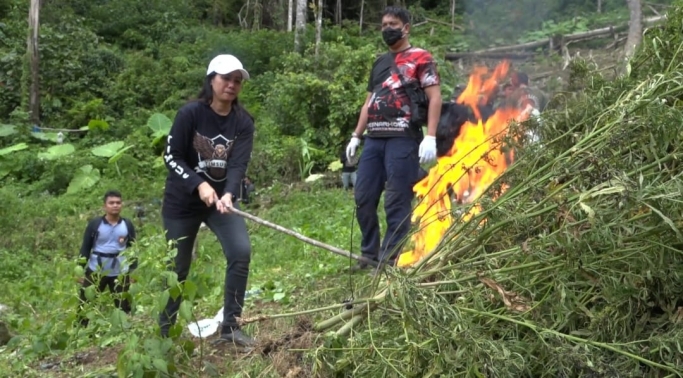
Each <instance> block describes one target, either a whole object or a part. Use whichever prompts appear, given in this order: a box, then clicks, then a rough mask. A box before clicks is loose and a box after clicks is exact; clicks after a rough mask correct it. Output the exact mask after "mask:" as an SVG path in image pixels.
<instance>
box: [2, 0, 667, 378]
mask: <svg viewBox="0 0 683 378" xmlns="http://www.w3.org/2000/svg"><path fill="white" fill-rule="evenodd" d="M246 3H247V2H246V1H242V0H223V1H206V0H202V1H192V2H189V1H181V0H171V1H160V0H154V1H147V2H140V1H135V0H96V1H89V0H51V1H50V0H48V1H43V9H42V10H41V29H40V42H39V43H40V53H41V55H40V58H41V61H40V75H41V114H40V125H39V126H41V127H46V128H57V129H66V130H70V131H73V132H65V133H64V134H65V141H64V144H62V145H59V146H58V145H55V140H56V134H55V133H53V132H50V130H47V131H48V132H42V133H36V132H33V131H32V127H33V125H32V124H31V123H30V122H29V120H28V113H27V102H28V88H29V73H28V64H27V59H26V31H27V24H26V19H27V17H26V15H27V12H28V1H19V0H0V186H1V187H0V203H1V204H2V205H1V207H0V208H1V209H2V214H1V215H2V216H0V228H1V229H2V230H3V235H4V236H3V238H2V241H0V257H2V259H3V262H4V263H3V269H2V272H1V274H2V276H1V277H0V280H2V282H4V283H7V285H6V288H5V289H6V290H5V291H4V294H2V295H0V303H3V304H7V305H9V306H10V308H11V311H10V315H8V316H6V317H5V315H3V320H5V319H7V320H8V323H9V326H10V328H11V330H12V332H13V334H15V335H16V337H15V338H14V339H13V340H12V342H11V343H10V344H9V346H8V347H7V348H6V349H3V350H2V351H1V352H0V353H2V357H3V358H2V361H1V362H0V367H1V368H2V369H4V370H3V371H11V372H12V373H13V374H14V375H16V376H31V375H37V376H44V374H43V373H45V372H44V371H39V372H36V371H37V370H36V369H38V368H39V366H40V364H41V363H42V362H44V361H46V359H47V360H50V359H60V360H61V359H62V358H63V359H64V360H67V359H68V357H71V356H74V354H75V353H76V354H77V353H80V352H81V351H83V350H94V352H93V353H98V351H100V350H101V351H107V350H112V349H111V348H112V347H114V349H113V350H114V353H115V356H114V358H113V359H110V360H108V361H106V362H104V363H103V365H104V366H101V368H102V369H101V370H92V371H90V370H89V368H88V367H80V366H78V363H77V362H76V363H74V362H73V361H77V360H78V358H75V357H74V359H72V360H70V361H71V362H69V363H67V362H65V366H64V368H63V370H67V371H68V369H69V366H70V365H69V364H70V363H74V364H75V365H77V367H76V368H75V370H80V371H79V372H76V371H74V372H73V375H76V376H89V375H88V374H90V376H97V375H98V374H100V373H102V374H106V373H114V372H115V371H116V370H117V369H118V373H119V374H120V376H143V373H144V374H146V375H145V376H154V375H155V374H157V373H159V372H163V371H166V370H168V371H180V372H182V373H185V374H188V376H192V375H191V374H194V373H197V370H198V369H199V370H200V371H201V374H204V376H220V374H224V375H223V376H225V374H230V373H234V372H238V371H241V372H242V373H243V374H245V375H250V376H257V375H259V376H282V375H284V374H286V373H287V371H286V370H285V371H279V370H277V369H274V368H273V367H272V366H271V365H272V362H273V361H274V360H275V359H274V358H273V359H271V358H270V357H267V356H266V357H263V358H261V357H258V356H256V357H253V356H252V357H251V358H249V359H248V360H247V361H246V362H244V363H242V362H240V361H233V360H232V358H231V357H230V358H226V359H218V360H211V361H209V360H207V359H204V357H205V356H204V355H202V357H201V358H200V359H199V360H197V356H196V355H195V356H194V357H191V353H189V354H188V353H186V352H188V351H189V350H191V349H194V350H200V349H199V346H200V345H199V344H198V343H195V341H190V340H187V339H184V338H181V339H180V340H176V343H171V342H168V341H162V340H160V339H158V338H157V337H156V334H155V332H154V331H155V330H154V317H155V316H156V314H157V311H158V305H159V303H161V302H163V299H164V298H163V296H165V295H168V291H166V292H164V291H163V290H161V279H162V278H163V277H164V275H165V274H164V273H162V272H163V261H164V259H165V258H166V257H168V256H169V255H171V254H172V253H173V251H172V250H169V248H168V247H167V246H166V244H165V243H164V241H163V238H162V234H161V230H160V221H159V219H158V216H159V214H158V212H159V198H160V196H161V191H162V186H163V178H164V176H165V174H166V169H165V168H164V167H163V165H162V164H160V158H159V156H160V153H161V149H162V148H163V143H161V141H162V140H163V136H164V135H165V132H166V131H167V130H168V127H169V125H170V122H171V120H172V119H173V117H174V115H175V112H176V110H177V109H178V107H179V106H181V105H182V104H183V103H184V102H185V101H186V100H188V99H190V98H192V97H194V96H195V95H196V94H197V92H198V91H199V87H200V85H201V82H202V79H203V76H204V73H205V68H206V64H207V63H208V61H209V60H210V59H211V57H213V56H214V55H216V54H218V53H223V52H229V53H233V54H235V55H237V56H238V57H239V58H240V59H241V60H242V61H243V63H244V64H245V66H246V68H247V69H248V70H249V71H250V73H251V74H252V80H250V81H248V82H247V84H246V85H245V87H244V91H243V92H242V95H241V101H242V102H243V103H244V104H245V105H246V107H247V109H248V110H249V111H250V112H251V113H252V114H253V115H254V117H255V119H256V124H257V136H256V146H255V152H254V154H253V160H252V162H251V165H250V170H249V175H250V176H251V177H252V178H254V179H255V181H256V184H257V187H258V188H259V193H258V197H257V203H256V205H255V206H254V207H252V208H249V210H250V211H253V212H255V213H257V214H259V215H261V216H263V217H266V218H267V219H269V220H272V221H275V222H277V223H281V224H283V225H285V226H287V227H292V228H294V229H295V230H297V231H299V232H301V233H303V234H305V235H308V236H311V237H313V238H316V239H319V240H322V241H324V242H326V243H329V244H332V245H336V246H340V247H341V246H344V247H346V246H347V245H348V244H349V243H351V242H350V241H349V227H350V225H351V218H352V203H353V201H352V199H351V197H350V196H346V195H345V194H344V193H342V192H340V191H338V190H335V189H332V190H329V189H328V188H324V186H323V184H314V185H313V186H309V185H301V184H298V183H297V184H292V183H293V182H296V181H301V179H303V178H305V177H306V176H308V174H310V173H311V172H323V171H326V170H327V169H328V168H327V167H328V166H329V163H330V162H333V161H335V160H337V159H338V152H339V150H340V149H341V148H342V146H343V144H344V143H345V142H346V139H347V138H348V135H349V134H350V132H351V129H352V128H353V127H354V126H355V123H356V118H357V115H358V109H359V106H360V104H361V102H362V101H363V99H364V97H365V87H366V81H367V75H368V71H369V68H370V65H371V64H372V61H373V59H374V57H375V55H376V54H377V53H378V52H381V51H384V46H383V45H382V42H381V38H380V37H379V33H377V23H378V19H379V16H378V15H379V11H380V10H381V4H382V2H381V1H379V0H375V1H366V2H365V11H364V18H365V24H364V25H363V28H362V30H361V28H360V27H359V25H358V18H359V17H358V16H359V12H360V5H359V4H360V2H344V6H343V9H342V14H341V18H342V19H343V20H342V22H341V23H340V25H337V24H336V23H335V22H334V21H333V20H334V17H333V16H332V14H334V10H333V7H334V4H333V3H334V2H332V1H327V2H326V10H325V20H324V27H323V33H322V43H321V45H320V48H319V52H318V55H317V56H316V54H315V48H314V45H313V44H314V40H315V37H314V36H315V31H314V26H313V23H312V22H310V21H311V20H312V18H313V11H312V10H311V9H309V25H308V26H307V29H306V32H305V36H304V42H305V46H306V48H305V51H303V52H302V53H301V54H298V53H295V52H293V48H294V36H293V33H289V32H286V31H285V29H286V17H284V14H285V13H286V11H285V9H286V6H287V2H286V1H278V0H263V1H261V2H258V3H259V4H261V5H262V6H261V7H260V8H255V7H253V4H254V3H255V2H254V1H252V2H250V4H251V5H250V7H245V4H246ZM347 3H348V4H347ZM405 3H407V5H408V6H409V7H410V9H411V11H412V12H413V15H414V24H416V25H418V24H420V23H422V24H421V25H419V26H415V27H414V29H413V33H412V35H411V40H412V42H413V44H414V45H418V46H422V47H426V48H428V49H429V50H430V51H432V52H433V53H434V56H435V57H436V58H437V60H438V62H439V67H440V72H441V75H442V78H443V83H444V85H443V88H442V91H443V93H444V95H446V96H449V95H450V94H451V89H452V86H453V85H454V84H456V83H458V82H463V81H464V80H465V78H463V77H458V76H457V75H456V74H455V71H454V70H453V69H452V66H451V64H450V63H448V62H446V61H444V59H443V58H444V54H445V53H446V52H447V51H454V50H457V51H464V50H473V49H476V48H481V47H487V46H492V45H500V44H505V43H517V42H525V41H529V40H535V39H540V38H547V37H549V36H552V35H554V34H556V33H566V32H573V31H584V30H587V29H589V28H592V27H595V26H599V25H605V24H610V23H614V22H617V21H622V20H624V19H625V15H626V14H627V10H626V6H625V2H623V1H617V0H605V1H603V13H602V14H596V13H595V4H594V2H592V1H587V0H585V1H584V0H575V1H568V0H555V1H546V2H542V1H533V0H522V1H520V2H519V3H518V5H517V6H516V7H515V9H513V10H512V11H511V10H510V7H509V6H508V5H507V4H503V3H501V2H497V1H493V0H471V1H467V2H464V4H463V2H461V1H459V0H458V1H457V4H458V7H457V9H456V14H455V24H456V25H458V26H463V27H464V30H461V29H459V28H456V29H455V30H452V29H451V27H450V22H451V17H450V14H449V12H450V10H449V4H448V2H445V1H435V0H429V1H428V0H422V1H419V2H418V1H405ZM240 10H242V13H241V14H240V15H239V16H238V14H239V12H240ZM256 15H259V16H258V17H256ZM492 19H495V20H499V21H497V22H491V21H490V20H492ZM430 20H431V21H430ZM434 20H436V21H438V22H434ZM424 22H426V23H424ZM676 22H678V21H676ZM673 25H676V23H673ZM653 33H655V34H652V35H653V36H656V37H657V38H656V39H653V40H651V41H648V42H647V43H648V49H649V50H648V53H647V54H641V55H639V57H638V59H636V60H635V61H634V62H633V71H632V78H631V79H626V80H624V81H617V82H614V83H610V82H607V81H605V80H601V79H600V77H596V76H592V75H587V73H588V68H585V69H584V68H582V67H579V66H577V67H575V69H574V72H575V73H576V76H575V77H573V81H572V82H571V85H572V86H571V87H570V89H572V90H587V91H588V92H587V93H589V95H591V96H593V95H595V96H598V95H599V96H602V97H600V98H602V99H603V100H601V101H593V102H590V101H589V102H583V103H581V107H580V108H573V109H582V110H584V111H585V114H584V115H585V116H588V114H589V113H590V114H597V113H598V112H599V110H600V109H601V108H602V107H604V106H605V104H607V103H609V102H610V101H613V100H615V99H616V98H618V93H619V91H620V90H622V89H626V88H629V87H630V86H631V85H633V83H634V82H635V81H634V80H636V79H645V78H648V77H651V76H653V75H655V74H656V73H657V72H661V71H662V70H665V69H667V70H668V67H669V65H670V64H671V62H672V61H673V57H674V56H679V57H680V55H676V53H675V51H674V49H672V48H671V46H673V44H676V43H678V42H680V35H673V34H672V33H671V30H669V29H667V30H662V31H654V32H653ZM655 41H656V42H655ZM647 56H657V57H658V58H660V59H659V60H647V59H645V57H647ZM657 64H659V65H657ZM603 87H609V88H607V89H605V88H603ZM667 100H669V98H667ZM670 101H671V102H672V103H675V104H676V106H678V98H677V97H673V98H670ZM562 105H563V102H562V99H560V100H558V102H557V106H558V107H561V106H562ZM582 114H583V113H581V112H580V111H578V110H575V111H573V112H572V113H571V115H572V117H576V120H580V119H581V117H582ZM663 114H665V115H666V117H665V118H666V119H664V118H662V119H660V121H661V122H670V117H671V114H672V113H663ZM662 117H664V116H662ZM109 188H117V189H119V190H121V191H122V192H123V193H124V197H125V198H124V199H125V200H126V206H127V210H126V215H129V216H132V208H133V207H134V206H142V207H144V208H146V210H147V213H148V216H147V219H145V220H144V222H143V223H141V230H140V234H141V235H142V236H143V237H142V239H141V242H140V243H139V245H138V246H137V247H136V248H135V251H134V252H136V253H140V254H142V257H143V260H144V261H145V262H144V263H143V264H142V265H141V269H140V273H139V276H138V277H137V278H138V284H137V287H136V289H135V290H134V292H133V295H134V300H135V302H136V305H137V310H136V315H134V316H132V317H130V318H129V317H126V316H124V315H123V314H121V313H120V312H118V311H116V310H114V309H113V308H112V307H111V305H110V302H109V299H110V298H109V297H108V296H103V297H102V298H101V300H99V301H96V302H95V303H94V304H93V306H92V307H91V308H90V315H91V316H92V318H93V319H95V321H94V322H93V323H94V327H92V328H91V329H88V330H87V331H83V330H78V329H76V328H72V322H73V320H74V319H75V312H74V310H75V308H74V306H75V303H76V300H77V297H76V287H77V286H76V284H75V282H74V281H75V279H76V278H77V277H78V276H79V274H80V273H82V272H80V271H78V269H75V268H74V259H75V256H76V250H77V248H78V246H79V243H80V238H81V237H82V235H81V233H82V230H83V227H84V226H85V221H86V219H87V218H90V217H92V216H94V215H96V214H99V212H100V209H99V206H100V203H101V199H100V196H101V193H102V192H103V191H104V190H105V189H109ZM316 191H319V192H318V193H316ZM352 230H353V233H354V234H353V236H354V240H353V245H352V247H354V248H352V249H353V250H354V251H355V250H356V247H357V244H358V240H357V235H358V230H357V228H352ZM250 232H251V235H252V239H253V244H254V259H253V263H252V266H253V273H252V277H253V278H251V279H250V280H251V281H250V287H252V288H257V289H260V290H261V291H262V294H260V295H259V296H258V297H253V298H252V301H251V302H249V306H248V311H249V314H250V315H251V314H254V313H255V312H256V313H258V312H257V311H259V310H260V309H261V307H264V306H267V305H268V304H275V306H274V308H275V310H274V311H286V310H293V309H302V308H303V309H306V308H311V307H313V306H319V305H329V304H334V303H339V302H340V301H341V300H343V299H345V298H348V297H349V295H350V292H352V291H353V288H354V287H357V284H358V281H361V282H362V281H363V280H364V279H362V278H355V279H354V280H353V281H354V283H349V282H348V280H349V277H346V276H344V275H340V274H338V271H339V270H340V269H341V268H343V267H344V266H345V265H346V264H348V261H345V260H343V259H342V260H340V259H339V258H338V257H335V256H331V255H329V254H327V252H321V251H320V250H318V249H315V248H312V247H309V246H308V245H302V244H301V243H300V242H298V241H296V240H294V239H292V238H289V237H287V236H284V235H282V234H278V233H276V232H274V231H272V230H269V229H265V228H263V227H257V226H254V225H253V224H251V225H250ZM214 241H215V240H214V238H213V236H209V235H202V237H201V244H200V252H201V253H200V258H199V260H198V261H197V264H196V265H195V266H197V269H196V271H193V273H192V275H191V277H190V281H191V282H192V283H191V284H189V285H187V286H185V287H184V288H183V289H184V291H183V295H185V296H186V298H188V299H191V301H187V303H191V302H193V301H194V303H195V304H196V306H195V308H194V312H193V314H195V315H192V316H196V317H199V318H203V317H207V316H213V314H214V313H215V310H216V309H217V308H216V305H217V303H219V302H220V299H219V298H220V297H221V293H220V290H219V289H217V288H219V287H220V286H221V285H220V282H221V280H222V278H223V273H222V268H223V265H222V264H223V260H222V256H221V254H220V251H219V250H218V246H217V245H216V243H215V242H214ZM174 290H176V292H177V291H179V288H176V289H174ZM311 293H315V294H314V295H313V294H311ZM356 294H358V293H356ZM184 314H185V317H184V318H183V320H182V322H183V323H182V324H186V323H187V321H189V320H190V319H189V318H188V315H187V314H188V312H186V311H185V312H184ZM390 324H391V323H390ZM291 325H292V323H291V322H288V321H282V322H276V323H275V325H272V326H271V327H272V328H268V326H264V327H263V329H260V328H259V326H258V325H254V326H250V328H249V331H250V332H254V333H255V334H256V335H257V337H261V338H263V337H275V336H277V335H281V334H284V333H287V331H289V327H290V326H291ZM278 327H279V328H278ZM392 331H395V329H394V330H392ZM368 335H369V334H367V333H366V334H363V335H361V336H360V338H359V340H360V341H361V342H365V341H367V338H365V337H366V336H368ZM86 336H87V337H86ZM390 336H391V337H393V336H394V335H393V334H392V335H389V336H387V340H389V341H387V342H388V343H391V342H393V341H391V340H393V339H392V338H391V337H390ZM344 343H345V341H343V340H340V339H338V338H329V339H325V341H324V343H323V344H324V345H325V346H326V347H329V349H321V353H320V354H319V355H317V356H315V357H318V359H317V361H318V363H317V364H315V363H312V362H314V361H316V359H315V358H312V355H313V354H314V353H311V354H309V355H307V357H311V358H308V359H301V358H300V357H301V356H299V355H296V361H297V362H296V363H297V364H300V365H302V366H308V367H310V369H312V370H314V372H315V373H319V374H322V375H325V374H329V373H330V372H331V370H339V371H342V372H351V371H352V370H353V369H354V368H358V367H359V366H360V367H359V368H361V369H366V368H367V369H370V368H374V366H369V365H362V364H361V365H358V364H357V362H356V360H354V358H357V357H358V355H354V352H353V351H351V352H349V351H345V352H344V353H345V355H342V354H341V353H340V354H339V355H338V354H337V352H340V350H339V349H338V348H339V347H342V346H348V344H344ZM309 346H310V345H309ZM417 346H418V345H417V344H410V345H409V347H410V348H413V349H410V350H408V352H410V353H412V354H410V357H414V358H415V361H417V360H419V357H420V356H419V354H420V352H419V348H416V347H417ZM365 347H366V344H363V346H362V348H364V349H367V348H365ZM394 347H395V346H393V345H390V346H388V348H394ZM335 348H337V349H335ZM201 351H202V352H203V349H202V350H201ZM428 351H433V350H428ZM10 353H16V355H18V356H21V358H15V355H10ZM427 355H428V354H425V356H427ZM5 357H7V358H5ZM361 357H363V358H367V356H366V355H362V356H361ZM371 357H372V358H373V359H374V358H377V356H376V355H372V356H371ZM337 358H340V359H339V360H338V361H337V360H336V359H337ZM226 360H227V361H226ZM419 362H420V364H423V365H428V364H429V361H428V359H427V358H426V357H425V358H422V359H421V360H419ZM423 365H417V364H416V365H415V366H423ZM83 370H85V371H86V372H83ZM275 370H277V371H275Z"/></svg>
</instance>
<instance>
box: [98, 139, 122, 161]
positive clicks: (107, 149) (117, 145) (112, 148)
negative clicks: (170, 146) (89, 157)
mask: <svg viewBox="0 0 683 378" xmlns="http://www.w3.org/2000/svg"><path fill="white" fill-rule="evenodd" d="M121 147H123V142H122V141H116V142H110V143H107V144H103V145H101V146H97V147H94V148H93V149H92V150H90V152H92V154H93V155H95V156H99V157H106V158H110V157H112V156H114V155H116V153H117V152H118V151H119V150H120V149H121Z"/></svg>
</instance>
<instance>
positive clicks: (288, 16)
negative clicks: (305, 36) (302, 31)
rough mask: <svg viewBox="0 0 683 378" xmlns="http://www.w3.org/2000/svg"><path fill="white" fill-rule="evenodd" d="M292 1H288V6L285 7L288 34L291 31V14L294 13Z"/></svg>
mask: <svg viewBox="0 0 683 378" xmlns="http://www.w3.org/2000/svg"><path fill="white" fill-rule="evenodd" d="M293 1H294V0H289V4H288V5H287V31H288V32H291V31H292V13H293V12H294V9H293V8H294V7H293Z"/></svg>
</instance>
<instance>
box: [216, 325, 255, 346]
mask: <svg viewBox="0 0 683 378" xmlns="http://www.w3.org/2000/svg"><path fill="white" fill-rule="evenodd" d="M220 341H222V342H227V343H231V344H234V345H235V346H239V347H253V346H254V345H256V340H254V338H252V337H251V336H249V335H247V334H246V333H244V332H242V330H240V329H234V330H232V331H231V332H230V331H229V332H228V333H223V334H221V337H220Z"/></svg>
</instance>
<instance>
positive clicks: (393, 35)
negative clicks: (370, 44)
mask: <svg viewBox="0 0 683 378" xmlns="http://www.w3.org/2000/svg"><path fill="white" fill-rule="evenodd" d="M402 38H403V30H402V29H401V28H395V29H394V28H386V29H384V30H382V39H384V43H386V44H387V45H389V46H393V45H395V44H396V42H398V41H400V40H401V39H402Z"/></svg>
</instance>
